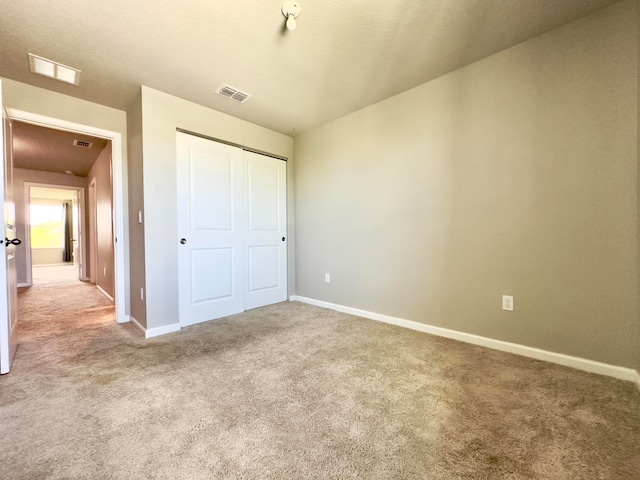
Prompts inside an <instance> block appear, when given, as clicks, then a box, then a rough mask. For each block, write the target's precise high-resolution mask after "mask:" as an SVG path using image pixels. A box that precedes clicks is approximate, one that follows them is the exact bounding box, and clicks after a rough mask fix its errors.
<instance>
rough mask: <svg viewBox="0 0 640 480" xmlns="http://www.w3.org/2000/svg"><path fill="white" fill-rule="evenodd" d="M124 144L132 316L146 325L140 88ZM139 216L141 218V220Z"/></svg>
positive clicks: (128, 122)
mask: <svg viewBox="0 0 640 480" xmlns="http://www.w3.org/2000/svg"><path fill="white" fill-rule="evenodd" d="M127 140H128V142H127V144H128V153H129V155H128V156H129V161H128V165H127V168H128V177H129V258H130V260H129V267H130V273H129V275H130V284H129V288H130V292H129V293H130V299H131V316H132V318H135V320H136V322H135V323H137V324H139V325H141V327H143V328H146V327H147V309H146V301H145V298H146V295H145V292H146V282H145V272H146V268H145V247H144V223H143V221H144V185H143V157H142V156H143V149H142V92H139V93H138V95H137V96H136V99H135V100H134V102H133V103H132V104H131V106H130V107H129V109H128V110H127ZM141 220H142V221H141Z"/></svg>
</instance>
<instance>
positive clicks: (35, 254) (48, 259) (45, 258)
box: [31, 248, 64, 266]
mask: <svg viewBox="0 0 640 480" xmlns="http://www.w3.org/2000/svg"><path fill="white" fill-rule="evenodd" d="M63 255H64V252H63V249H62V248H37V249H34V250H32V251H31V265H33V266H36V265H56V264H60V263H62V262H63V261H64V259H63Z"/></svg>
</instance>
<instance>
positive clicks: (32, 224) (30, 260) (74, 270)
mask: <svg viewBox="0 0 640 480" xmlns="http://www.w3.org/2000/svg"><path fill="white" fill-rule="evenodd" d="M23 175H24V173H23ZM24 198H25V199H26V200H27V202H28V203H26V204H25V211H24V213H25V222H24V223H25V235H24V246H25V248H24V250H25V254H26V258H25V261H26V284H27V285H38V284H50V283H55V282H63V283H65V282H72V281H82V280H86V269H87V267H88V263H87V262H85V261H84V257H85V255H86V254H85V252H86V250H87V249H86V245H85V239H84V235H83V233H84V231H85V228H84V225H83V224H84V223H85V222H83V221H82V219H83V218H84V214H85V208H84V198H85V195H84V190H83V189H82V188H77V187H62V186H57V185H43V184H39V183H31V182H25V191H24Z"/></svg>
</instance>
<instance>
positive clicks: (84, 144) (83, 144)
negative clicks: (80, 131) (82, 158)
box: [73, 140, 93, 148]
mask: <svg viewBox="0 0 640 480" xmlns="http://www.w3.org/2000/svg"><path fill="white" fill-rule="evenodd" d="M73 146H74V147H82V148H91V147H93V143H91V142H86V141H84V140H74V141H73Z"/></svg>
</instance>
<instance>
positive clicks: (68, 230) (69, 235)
mask: <svg viewBox="0 0 640 480" xmlns="http://www.w3.org/2000/svg"><path fill="white" fill-rule="evenodd" d="M72 213H73V212H72V208H71V203H70V202H64V203H63V204H62V218H63V219H64V248H63V251H62V260H63V261H64V262H71V261H72V260H73V232H72V225H71V222H72V219H71V215H72Z"/></svg>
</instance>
